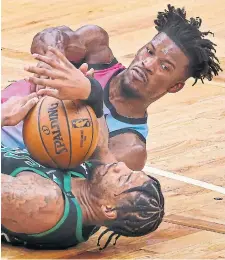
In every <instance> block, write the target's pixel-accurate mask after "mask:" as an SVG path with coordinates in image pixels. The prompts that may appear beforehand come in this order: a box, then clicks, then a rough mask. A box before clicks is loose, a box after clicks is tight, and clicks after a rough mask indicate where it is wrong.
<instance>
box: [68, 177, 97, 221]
mask: <svg viewBox="0 0 225 260" xmlns="http://www.w3.org/2000/svg"><path fill="white" fill-rule="evenodd" d="M71 185H72V187H71V188H72V193H73V195H74V197H76V199H77V200H78V202H79V205H80V207H81V210H82V222H83V224H84V225H85V226H88V225H97V224H100V223H99V222H100V221H99V217H98V216H100V213H101V212H100V208H99V207H96V206H97V205H96V198H95V197H93V196H92V195H91V189H90V184H89V181H88V180H86V179H73V180H72V182H71Z"/></svg>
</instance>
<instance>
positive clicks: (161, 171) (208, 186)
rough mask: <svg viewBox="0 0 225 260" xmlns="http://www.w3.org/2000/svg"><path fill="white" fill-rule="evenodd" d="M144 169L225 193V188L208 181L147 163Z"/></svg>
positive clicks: (147, 171)
mask: <svg viewBox="0 0 225 260" xmlns="http://www.w3.org/2000/svg"><path fill="white" fill-rule="evenodd" d="M143 171H145V172H146V173H150V174H151V173H152V174H155V175H159V176H163V177H166V178H170V179H173V180H177V181H181V182H185V183H189V184H192V185H195V186H199V187H201V188H204V189H208V190H212V191H216V192H219V193H222V194H224V195H225V188H223V187H221V186H217V185H214V184H211V183H208V182H204V181H199V180H196V179H192V178H189V177H186V176H183V175H179V174H175V173H173V172H168V171H163V170H160V169H157V168H153V167H150V166H147V165H146V166H145V167H144V169H143Z"/></svg>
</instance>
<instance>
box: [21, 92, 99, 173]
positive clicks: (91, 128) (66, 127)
mask: <svg viewBox="0 0 225 260" xmlns="http://www.w3.org/2000/svg"><path fill="white" fill-rule="evenodd" d="M98 132H99V126H98V121H97V118H96V115H95V113H94V111H93V110H92V108H91V107H90V106H87V105H84V104H82V103H81V102H76V103H75V102H72V101H69V100H66V101H65V100H64V101H62V100H59V99H56V98H53V97H47V96H45V97H43V98H41V99H40V101H39V102H38V104H37V105H36V106H35V107H34V108H33V109H32V110H31V111H30V112H29V114H28V115H27V117H26V119H25V120H24V125H23V139H24V142H25V145H26V146H27V150H28V152H29V153H30V154H31V156H32V157H33V158H34V159H35V160H36V161H38V162H40V163H41V164H43V165H45V166H49V167H53V168H61V169H69V168H74V167H76V166H77V165H79V164H80V163H82V162H83V161H85V160H87V159H88V158H89V157H90V156H91V155H92V153H93V152H94V150H95V148H96V145H97V141H98Z"/></svg>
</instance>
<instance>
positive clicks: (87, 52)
mask: <svg viewBox="0 0 225 260" xmlns="http://www.w3.org/2000/svg"><path fill="white" fill-rule="evenodd" d="M48 46H52V47H56V48H57V49H59V50H60V51H61V52H62V53H64V54H65V56H66V57H67V59H69V60H70V61H73V62H77V63H79V62H81V61H84V60H85V62H87V63H108V62H110V61H111V60H112V59H113V54H112V51H111V50H110V48H109V36H108V34H107V32H106V31H105V30H104V29H102V28H101V27H99V26H96V25H85V26H83V27H81V28H79V29H78V30H76V31H73V30H71V29H70V28H69V27H67V26H60V27H54V28H47V29H45V30H43V31H41V32H39V33H38V34H36V35H35V36H34V39H33V42H32V45H31V53H38V54H42V55H43V54H46V52H47V48H48Z"/></svg>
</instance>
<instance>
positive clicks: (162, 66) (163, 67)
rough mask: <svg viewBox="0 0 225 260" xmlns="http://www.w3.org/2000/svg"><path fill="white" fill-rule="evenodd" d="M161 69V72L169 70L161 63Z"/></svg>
mask: <svg viewBox="0 0 225 260" xmlns="http://www.w3.org/2000/svg"><path fill="white" fill-rule="evenodd" d="M161 68H162V69H163V70H169V67H167V66H166V65H165V64H163V63H161Z"/></svg>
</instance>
